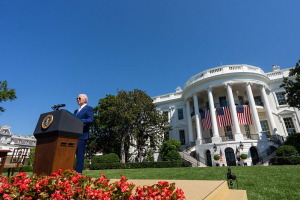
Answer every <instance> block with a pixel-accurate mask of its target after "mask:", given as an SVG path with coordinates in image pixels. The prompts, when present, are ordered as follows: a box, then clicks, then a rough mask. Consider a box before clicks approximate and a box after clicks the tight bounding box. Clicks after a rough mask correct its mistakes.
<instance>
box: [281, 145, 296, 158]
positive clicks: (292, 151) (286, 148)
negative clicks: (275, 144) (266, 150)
mask: <svg viewBox="0 0 300 200" xmlns="http://www.w3.org/2000/svg"><path fill="white" fill-rule="evenodd" d="M291 155H295V156H298V155H299V153H298V151H297V149H296V148H295V147H293V146H290V145H283V146H281V147H279V148H278V149H277V150H276V156H278V157H283V156H291Z"/></svg>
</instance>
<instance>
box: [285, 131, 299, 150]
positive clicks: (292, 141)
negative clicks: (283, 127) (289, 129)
mask: <svg viewBox="0 0 300 200" xmlns="http://www.w3.org/2000/svg"><path fill="white" fill-rule="evenodd" d="M284 144H285V145H291V146H293V147H295V148H296V149H297V151H298V152H300V133H291V134H290V135H289V136H288V137H287V138H286V140H285V142H284Z"/></svg>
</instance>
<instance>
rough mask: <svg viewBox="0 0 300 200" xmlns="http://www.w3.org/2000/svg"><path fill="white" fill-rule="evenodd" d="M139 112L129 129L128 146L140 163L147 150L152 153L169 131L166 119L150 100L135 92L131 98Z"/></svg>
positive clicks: (144, 95)
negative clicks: (134, 150) (129, 138)
mask: <svg viewBox="0 0 300 200" xmlns="http://www.w3.org/2000/svg"><path fill="white" fill-rule="evenodd" d="M133 100H134V102H135V105H138V107H139V110H138V112H137V113H136V118H135V121H134V124H133V127H132V129H131V134H130V136H131V137H132V139H133V140H130V145H131V146H133V147H135V149H136V151H137V160H138V162H141V160H142V156H143V157H145V156H146V153H147V152H148V151H149V150H152V151H153V152H155V151H157V150H158V149H159V146H161V145H162V142H163V139H164V137H165V133H166V132H168V131H170V130H171V127H170V126H169V122H168V117H167V116H165V115H163V114H162V113H160V112H159V111H157V110H156V109H155V107H156V106H155V105H154V104H153V100H152V98H150V97H149V96H148V95H147V94H146V93H145V92H143V91H141V90H137V91H135V94H134V96H133Z"/></svg>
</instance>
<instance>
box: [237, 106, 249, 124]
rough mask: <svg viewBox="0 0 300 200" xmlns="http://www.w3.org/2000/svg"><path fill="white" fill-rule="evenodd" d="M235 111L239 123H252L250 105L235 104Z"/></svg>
mask: <svg viewBox="0 0 300 200" xmlns="http://www.w3.org/2000/svg"><path fill="white" fill-rule="evenodd" d="M236 113H237V118H238V121H239V124H240V125H245V124H252V120H251V113H250V106H248V105H239V106H236Z"/></svg>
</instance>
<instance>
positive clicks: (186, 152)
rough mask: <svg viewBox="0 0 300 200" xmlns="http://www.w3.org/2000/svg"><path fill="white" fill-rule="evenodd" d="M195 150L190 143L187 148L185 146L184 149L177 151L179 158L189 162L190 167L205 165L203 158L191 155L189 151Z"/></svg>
mask: <svg viewBox="0 0 300 200" xmlns="http://www.w3.org/2000/svg"><path fill="white" fill-rule="evenodd" d="M195 150H196V146H195V145H191V146H190V147H189V148H186V149H185V150H183V151H181V152H179V154H180V156H181V158H182V159H183V160H185V161H188V162H189V163H191V166H192V167H206V164H205V159H204V158H202V157H200V156H199V155H196V158H194V157H193V156H191V155H190V154H191V152H193V151H195Z"/></svg>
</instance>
